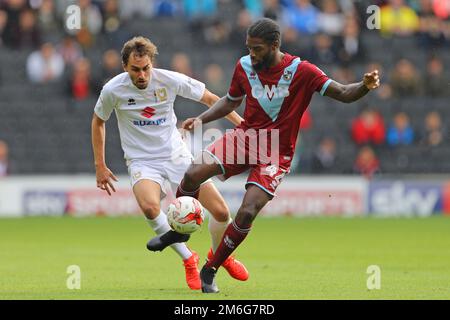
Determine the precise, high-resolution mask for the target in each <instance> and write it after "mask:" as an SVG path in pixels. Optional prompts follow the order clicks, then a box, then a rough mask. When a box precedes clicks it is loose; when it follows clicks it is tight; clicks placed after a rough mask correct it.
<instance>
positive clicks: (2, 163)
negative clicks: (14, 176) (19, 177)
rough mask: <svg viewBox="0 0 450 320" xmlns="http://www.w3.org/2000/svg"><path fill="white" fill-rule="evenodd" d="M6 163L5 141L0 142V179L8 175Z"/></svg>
mask: <svg viewBox="0 0 450 320" xmlns="http://www.w3.org/2000/svg"><path fill="white" fill-rule="evenodd" d="M8 161H9V160H8V145H7V144H6V142H5V141H2V140H0V177H5V176H7V175H8V174H9V163H8Z"/></svg>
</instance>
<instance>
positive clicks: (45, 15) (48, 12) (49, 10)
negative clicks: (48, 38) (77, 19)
mask: <svg viewBox="0 0 450 320" xmlns="http://www.w3.org/2000/svg"><path fill="white" fill-rule="evenodd" d="M37 16H38V26H39V29H40V30H41V32H42V34H43V35H44V36H45V35H48V34H57V33H59V31H60V29H61V25H62V22H61V21H59V19H58V16H57V13H56V10H55V3H54V1H53V0H42V3H41V5H40V6H39V8H38V13H37ZM52 40H53V39H52Z"/></svg>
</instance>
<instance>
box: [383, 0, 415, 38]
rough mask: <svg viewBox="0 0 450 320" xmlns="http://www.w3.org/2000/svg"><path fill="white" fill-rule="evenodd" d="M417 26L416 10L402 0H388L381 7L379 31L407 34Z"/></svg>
mask: <svg viewBox="0 0 450 320" xmlns="http://www.w3.org/2000/svg"><path fill="white" fill-rule="evenodd" d="M418 28H419V18H418V16H417V14H416V12H415V11H414V10H413V9H411V8H410V7H408V5H407V4H406V3H405V1H404V0H389V1H388V4H387V5H386V6H383V7H382V8H381V32H382V34H384V35H397V36H409V35H412V34H414V33H415V32H416V31H417V30H418Z"/></svg>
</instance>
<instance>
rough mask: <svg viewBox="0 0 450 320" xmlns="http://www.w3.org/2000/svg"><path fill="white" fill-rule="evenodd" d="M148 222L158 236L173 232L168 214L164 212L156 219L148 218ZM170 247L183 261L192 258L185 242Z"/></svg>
mask: <svg viewBox="0 0 450 320" xmlns="http://www.w3.org/2000/svg"><path fill="white" fill-rule="evenodd" d="M146 220H147V222H148V224H149V225H150V227H151V228H152V229H153V231H155V233H156V234H157V235H160V234H162V233H166V232H167V231H169V230H171V228H170V226H169V223H168V222H167V217H166V214H165V213H164V212H163V211H160V212H159V215H158V216H157V217H156V218H155V219H148V218H146ZM170 247H171V248H172V249H173V250H175V252H176V253H178V255H179V256H180V257H181V258H182V259H183V260H186V259H188V258H189V257H190V256H192V252H191V251H190V250H189V249H188V247H187V246H186V244H185V243H184V242H180V243H174V244H172V245H171V246H170Z"/></svg>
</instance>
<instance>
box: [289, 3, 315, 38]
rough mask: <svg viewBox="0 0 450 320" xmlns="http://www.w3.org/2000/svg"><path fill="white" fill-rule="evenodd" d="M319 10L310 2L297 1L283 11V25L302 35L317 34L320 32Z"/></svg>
mask: <svg viewBox="0 0 450 320" xmlns="http://www.w3.org/2000/svg"><path fill="white" fill-rule="evenodd" d="M318 16H319V10H318V9H317V8H316V7H315V6H313V5H312V4H311V1H310V0H295V1H293V3H292V5H290V6H288V7H286V8H285V9H284V11H283V17H282V19H283V24H284V25H285V26H288V27H292V28H294V29H296V30H297V31H298V32H300V33H306V34H315V33H316V32H317V31H319V26H318V24H317V22H318Z"/></svg>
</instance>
